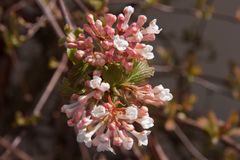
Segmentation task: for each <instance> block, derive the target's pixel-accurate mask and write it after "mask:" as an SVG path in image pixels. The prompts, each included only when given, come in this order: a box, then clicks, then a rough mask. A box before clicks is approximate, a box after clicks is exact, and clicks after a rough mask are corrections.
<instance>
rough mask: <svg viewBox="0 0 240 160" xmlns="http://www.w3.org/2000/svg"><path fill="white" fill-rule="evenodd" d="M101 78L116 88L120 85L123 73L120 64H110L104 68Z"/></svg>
mask: <svg viewBox="0 0 240 160" xmlns="http://www.w3.org/2000/svg"><path fill="white" fill-rule="evenodd" d="M102 76H103V79H104V81H105V82H108V83H109V84H110V85H111V86H116V85H120V84H122V82H123V80H124V77H125V73H124V69H123V68H122V67H121V65H120V64H110V65H108V66H106V67H105V68H104V70H103V74H102Z"/></svg>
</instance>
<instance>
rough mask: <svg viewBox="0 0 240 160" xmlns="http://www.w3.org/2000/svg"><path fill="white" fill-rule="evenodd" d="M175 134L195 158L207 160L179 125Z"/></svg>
mask: <svg viewBox="0 0 240 160" xmlns="http://www.w3.org/2000/svg"><path fill="white" fill-rule="evenodd" d="M174 132H175V134H176V135H177V136H178V138H179V139H180V140H181V142H182V143H183V144H184V146H185V147H186V149H187V150H188V151H189V152H190V153H191V155H192V156H193V157H195V158H196V159H198V160H207V158H206V157H205V156H204V155H202V154H201V153H200V152H199V151H198V149H197V148H196V147H195V146H194V145H193V144H192V143H191V141H190V140H189V139H188V137H187V136H186V135H185V134H184V132H183V131H182V129H181V128H180V127H179V126H178V125H177V124H176V126H175V129H174Z"/></svg>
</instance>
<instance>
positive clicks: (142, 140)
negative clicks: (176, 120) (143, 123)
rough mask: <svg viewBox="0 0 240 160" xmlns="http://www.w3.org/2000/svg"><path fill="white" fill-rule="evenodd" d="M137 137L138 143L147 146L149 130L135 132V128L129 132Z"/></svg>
mask: <svg viewBox="0 0 240 160" xmlns="http://www.w3.org/2000/svg"><path fill="white" fill-rule="evenodd" d="M131 133H132V134H133V135H134V136H135V137H136V138H137V139H138V145H139V146H141V145H144V146H147V145H148V137H147V136H148V135H149V134H150V133H151V131H146V130H144V131H142V132H137V131H135V130H133V131H132V132H131Z"/></svg>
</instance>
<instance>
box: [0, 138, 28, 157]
mask: <svg viewBox="0 0 240 160" xmlns="http://www.w3.org/2000/svg"><path fill="white" fill-rule="evenodd" d="M0 145H1V146H3V147H4V148H6V150H7V151H10V152H12V153H13V154H14V155H15V156H16V157H18V158H19V159H21V160H32V158H31V156H29V155H28V154H27V153H25V152H23V151H22V150H20V149H18V148H16V147H14V146H12V144H11V143H9V142H8V141H7V140H6V139H4V138H2V137H0ZM0 159H1V160H7V159H8V158H7V156H4V155H3V156H1V157H0Z"/></svg>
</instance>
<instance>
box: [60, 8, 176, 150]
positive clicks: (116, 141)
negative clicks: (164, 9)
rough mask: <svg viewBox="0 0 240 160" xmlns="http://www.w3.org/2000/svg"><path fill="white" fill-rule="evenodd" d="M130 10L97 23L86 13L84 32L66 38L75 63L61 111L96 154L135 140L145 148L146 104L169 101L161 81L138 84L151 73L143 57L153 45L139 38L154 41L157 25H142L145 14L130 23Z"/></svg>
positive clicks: (127, 146) (129, 145) (148, 123)
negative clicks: (158, 82) (67, 94)
mask: <svg viewBox="0 0 240 160" xmlns="http://www.w3.org/2000/svg"><path fill="white" fill-rule="evenodd" d="M133 12H134V8H132V7H131V6H128V7H125V8H124V10H123V14H119V15H118V16H117V17H116V16H115V15H113V14H106V15H105V17H104V20H102V21H101V20H99V19H98V20H96V21H95V20H94V16H93V15H91V14H89V15H87V17H86V19H87V22H88V24H85V25H84V27H83V30H80V31H79V30H78V31H77V30H74V31H70V32H68V33H67V37H66V44H67V49H68V56H69V59H70V60H71V61H72V62H73V65H74V66H73V71H72V74H71V76H70V78H69V79H70V80H69V83H67V84H68V87H71V89H72V93H71V102H72V103H71V104H67V105H63V107H62V112H64V113H66V115H67V117H68V118H69V120H68V125H69V126H73V127H75V128H76V130H77V141H78V142H84V143H85V145H86V146H87V147H91V146H96V147H97V151H99V152H100V151H111V152H113V153H114V149H113V148H112V147H113V145H114V146H118V147H123V148H124V149H126V150H130V149H131V148H132V146H133V143H134V140H135V139H136V140H137V141H138V145H139V146H141V145H145V146H146V145H147V144H148V138H147V136H148V135H149V134H150V132H151V131H149V130H148V129H149V128H151V127H153V126H154V120H153V119H152V118H151V117H150V116H149V113H148V107H147V106H146V105H147V104H150V105H153V106H160V105H163V104H164V103H165V102H167V101H170V100H171V99H172V94H171V93H170V91H169V89H165V88H164V87H163V86H162V85H158V86H155V87H152V86H151V85H149V84H145V83H142V82H143V81H144V80H146V79H147V78H149V77H150V76H152V73H153V69H152V68H151V67H149V66H148V62H147V60H150V59H153V58H154V54H153V52H152V51H153V47H152V46H151V45H148V44H145V43H144V42H147V41H153V40H154V39H155V34H159V33H160V31H161V29H159V27H158V26H157V25H156V19H154V20H152V21H151V22H150V23H149V25H148V26H147V27H145V28H144V24H145V23H146V21H147V18H146V17H145V16H144V15H140V16H139V17H138V19H137V22H133V23H131V24H129V20H130V17H131V15H132V14H133ZM71 89H69V90H71ZM136 124H139V125H136Z"/></svg>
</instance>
